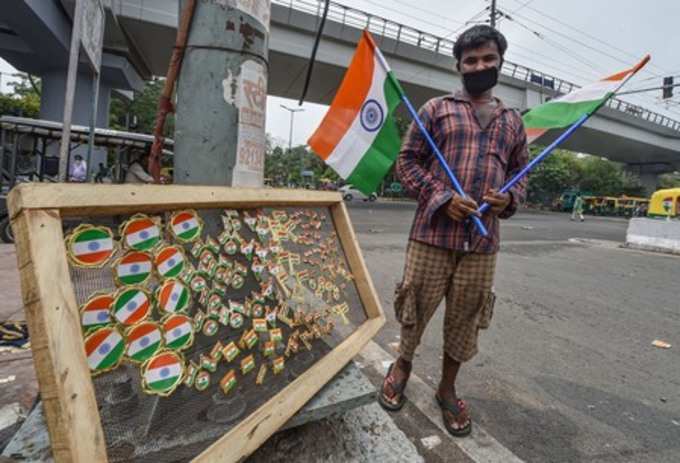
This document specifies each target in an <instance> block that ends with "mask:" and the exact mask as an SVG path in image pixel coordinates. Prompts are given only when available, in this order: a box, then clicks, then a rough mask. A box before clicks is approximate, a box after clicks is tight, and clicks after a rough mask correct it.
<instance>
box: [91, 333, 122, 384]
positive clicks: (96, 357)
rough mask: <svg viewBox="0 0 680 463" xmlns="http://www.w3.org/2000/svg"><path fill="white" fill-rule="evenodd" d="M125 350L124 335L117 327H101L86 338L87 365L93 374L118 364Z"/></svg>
mask: <svg viewBox="0 0 680 463" xmlns="http://www.w3.org/2000/svg"><path fill="white" fill-rule="evenodd" d="M124 351H125V342H124V341H123V336H121V334H120V333H119V332H118V330H116V329H115V328H112V327H104V328H99V329H98V330H97V331H95V332H94V333H92V334H91V335H89V336H88V337H87V338H85V354H86V355H87V365H88V366H89V367H90V371H91V372H92V373H93V374H97V373H101V372H103V371H106V370H110V369H112V368H115V367H116V366H118V363H119V362H120V359H121V358H122V357H123V352H124Z"/></svg>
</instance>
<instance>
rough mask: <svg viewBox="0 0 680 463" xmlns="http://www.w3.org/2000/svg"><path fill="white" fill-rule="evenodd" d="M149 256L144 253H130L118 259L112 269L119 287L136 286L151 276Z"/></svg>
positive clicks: (151, 266)
mask: <svg viewBox="0 0 680 463" xmlns="http://www.w3.org/2000/svg"><path fill="white" fill-rule="evenodd" d="M152 268H153V265H152V263H151V256H150V255H149V254H147V253H145V252H140V251H130V252H128V253H127V254H125V255H124V256H123V257H121V258H120V259H118V261H117V263H116V265H115V267H114V275H115V279H116V282H117V283H118V284H120V285H138V284H142V283H144V282H145V281H146V280H148V279H149V277H150V276H151V269H152Z"/></svg>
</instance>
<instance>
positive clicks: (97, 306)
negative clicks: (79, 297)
mask: <svg viewBox="0 0 680 463" xmlns="http://www.w3.org/2000/svg"><path fill="white" fill-rule="evenodd" d="M111 304H113V296H112V295H111V294H108V293H100V294H94V295H93V296H90V298H89V299H88V300H87V302H85V303H84V304H83V305H82V306H81V307H80V324H81V326H82V327H83V330H84V331H90V330H92V329H95V328H100V327H102V326H104V325H107V324H109V323H111Z"/></svg>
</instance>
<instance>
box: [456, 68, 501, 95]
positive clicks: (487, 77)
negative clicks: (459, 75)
mask: <svg viewBox="0 0 680 463" xmlns="http://www.w3.org/2000/svg"><path fill="white" fill-rule="evenodd" d="M497 82H498V68H497V67H496V66H493V67H490V68H487V69H484V70H481V71H475V72H466V73H465V74H463V86H464V87H465V90H466V91H467V92H468V93H469V94H470V95H481V94H482V93H484V92H486V91H487V90H489V89H490V88H492V87H493V86H494V85H496V83H497Z"/></svg>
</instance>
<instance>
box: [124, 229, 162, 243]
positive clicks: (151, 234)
mask: <svg viewBox="0 0 680 463" xmlns="http://www.w3.org/2000/svg"><path fill="white" fill-rule="evenodd" d="M144 232H147V233H148V236H146V237H145V238H142V236H141V235H142V233H144ZM158 233H159V231H158V227H156V226H152V227H149V228H144V229H143V230H139V231H138V232H135V233H130V234H129V235H127V237H126V239H127V242H128V243H130V244H131V245H135V244H137V243H141V242H142V241H146V240H150V239H151V238H155V237H157V236H158Z"/></svg>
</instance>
